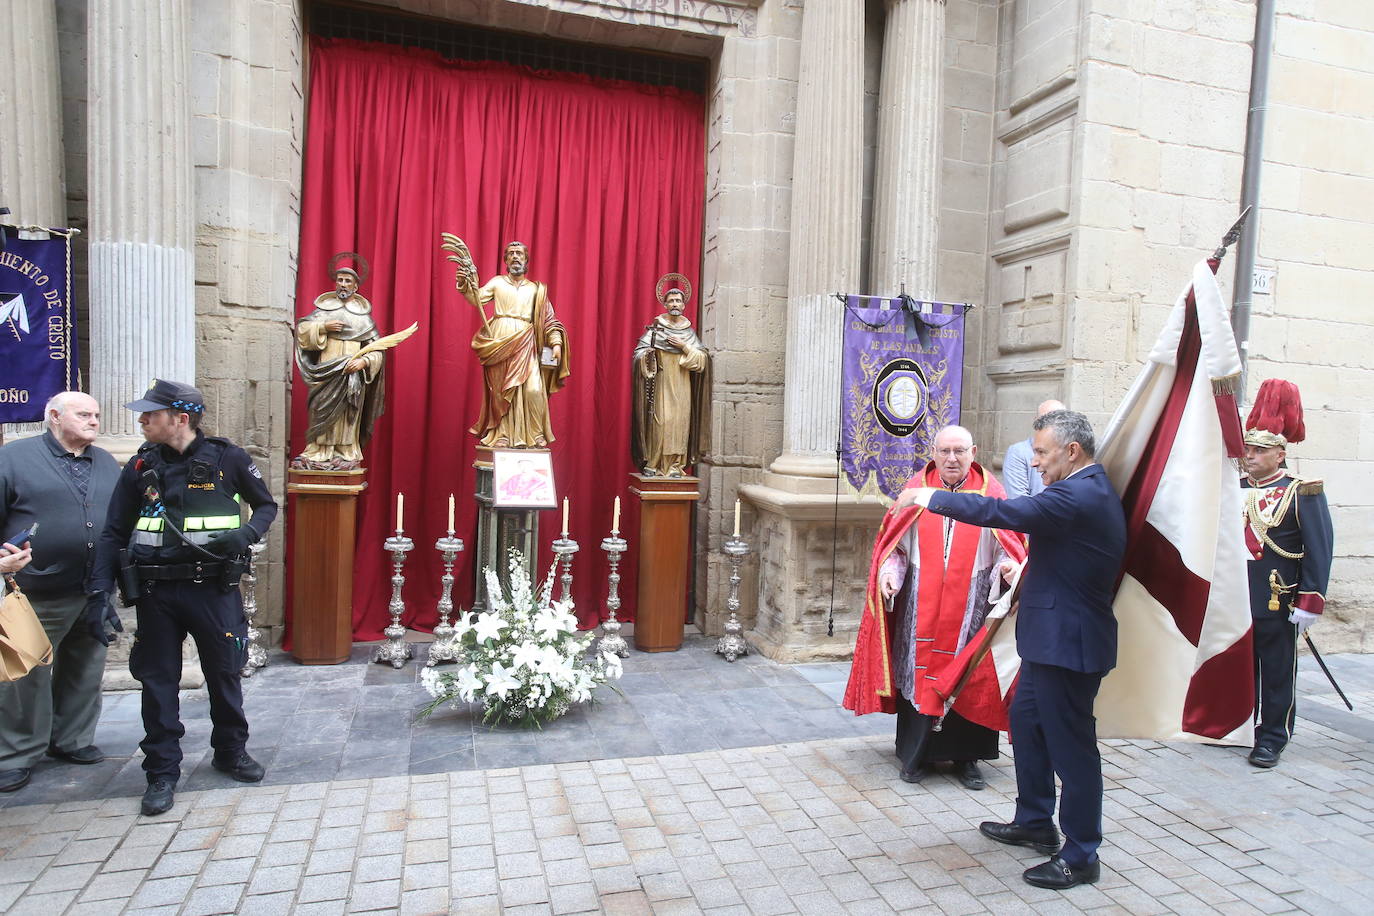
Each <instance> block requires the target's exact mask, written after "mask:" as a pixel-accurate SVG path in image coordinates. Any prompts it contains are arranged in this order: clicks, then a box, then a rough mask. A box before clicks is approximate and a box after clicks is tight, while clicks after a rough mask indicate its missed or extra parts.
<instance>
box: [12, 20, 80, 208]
mask: <svg viewBox="0 0 1374 916" xmlns="http://www.w3.org/2000/svg"><path fill="white" fill-rule="evenodd" d="M0 124H2V125H4V130H5V139H4V142H0V204H3V205H4V206H6V207H9V208H10V210H11V211H12V213H11V214H10V216H8V217H6V221H7V222H11V223H14V224H16V225H34V226H47V227H65V226H66V222H67V208H66V203H65V200H64V198H65V197H66V192H65V190H64V188H63V184H62V156H63V154H62V99H61V85H60V73H59V70H58V63H57V8H56V4H54V3H53V0H9V2H7V3H3V4H0Z"/></svg>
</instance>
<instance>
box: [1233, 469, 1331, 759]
mask: <svg viewBox="0 0 1374 916" xmlns="http://www.w3.org/2000/svg"><path fill="white" fill-rule="evenodd" d="M1241 487H1242V488H1243V489H1244V491H1245V493H1244V495H1245V543H1246V546H1247V547H1248V548H1249V550H1250V563H1249V567H1250V613H1251V616H1252V617H1253V619H1254V627H1255V631H1254V639H1255V701H1256V704H1255V710H1256V726H1255V746H1256V747H1267V748H1270V749H1271V750H1273V751H1275V752H1278V751H1282V750H1283V748H1284V745H1286V744H1287V743H1288V739H1289V738H1290V737H1292V734H1293V719H1294V711H1295V708H1296V707H1295V704H1294V700H1295V693H1296V691H1295V682H1296V680H1297V661H1298V654H1297V646H1298V633H1297V627H1296V625H1295V624H1292V623H1289V621H1288V617H1289V614H1291V613H1292V611H1293V609H1295V608H1296V609H1298V610H1303V611H1307V612H1308V613H1309V614H1320V613H1321V612H1322V609H1323V607H1324V606H1325V605H1326V584H1327V579H1328V578H1329V576H1330V574H1331V554H1332V528H1331V510H1330V509H1329V508H1328V507H1327V504H1326V493H1325V492H1324V489H1323V486H1322V482H1321V481H1320V480H1303V479H1302V478H1300V477H1298V476H1297V475H1295V474H1293V473H1291V472H1289V471H1286V470H1280V471H1279V472H1278V474H1276V475H1275V476H1273V477H1271V478H1269V479H1268V480H1263V481H1258V482H1256V481H1252V480H1250V479H1249V478H1248V477H1246V478H1243V479H1242V480H1241ZM1271 577H1276V578H1274V579H1273V581H1272V582H1271Z"/></svg>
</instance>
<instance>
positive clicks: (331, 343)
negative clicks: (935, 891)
mask: <svg viewBox="0 0 1374 916" xmlns="http://www.w3.org/2000/svg"><path fill="white" fill-rule="evenodd" d="M346 257H347V258H351V259H353V261H354V263H357V264H360V265H361V266H362V269H363V277H366V275H367V262H366V261H363V259H362V258H361V256H359V255H357V254H354V253H353V252H345V253H343V254H338V255H335V256H334V258H333V260H331V261H330V264H329V267H330V271H331V273H333V275H334V289H332V290H330V291H329V292H327V293H322V294H321V295H320V296H319V297H318V298H316V299H315V310H314V311H313V312H311V313H310V314H309V315H307V316H305V317H304V318H302V319H301V320H300V323H299V324H297V325H296V365H297V366H298V367H299V368H300V370H301V377H302V378H304V379H305V384H306V385H307V386H309V388H310V396H309V399H308V400H307V402H306V403H307V409H308V411H309V416H310V421H309V422H310V425H309V428H307V429H306V432H305V450H304V451H303V452H301V453H300V454H299V455H297V456H296V457H295V458H294V459H292V461H291V466H292V467H293V468H305V469H316V470H332V471H343V470H351V469H353V468H356V467H359V466H361V465H362V462H363V445H364V444H366V442H367V440H368V439H370V438H371V437H372V427H373V425H374V424H375V423H376V422H377V418H378V417H380V416H381V415H382V363H383V361H384V359H385V357H384V356H383V355H382V352H381V351H380V350H378V349H375V348H370V349H369V352H366V353H360V352H359V351H361V350H363V348H364V347H366V346H367V344H369V343H372V342H373V341H375V340H377V325H376V324H374V323H373V321H372V303H370V302H368V301H367V300H366V299H364V298H363V297H362V296H361V295H359V293H358V285H359V283H360V282H361V280H360V278H359V276H358V272H357V271H355V270H353V269H352V268H350V267H338V263H339V261H340V260H341V259H343V258H346Z"/></svg>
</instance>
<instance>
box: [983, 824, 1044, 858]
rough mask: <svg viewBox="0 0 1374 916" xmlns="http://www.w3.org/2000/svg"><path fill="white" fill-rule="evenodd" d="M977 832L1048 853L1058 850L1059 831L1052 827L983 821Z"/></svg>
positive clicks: (1008, 843) (1013, 844)
mask: <svg viewBox="0 0 1374 916" xmlns="http://www.w3.org/2000/svg"><path fill="white" fill-rule="evenodd" d="M978 832H979V833H981V834H982V835H983V836H985V837H987V838H989V839H992V840H996V841H997V842H999V843H1006V844H1007V845H1008V846H1029V847H1030V848H1031V849H1034V850H1036V851H1037V852H1044V853H1049V854H1054V853H1056V852H1058V851H1059V831H1058V830H1055V829H1054V828H1053V827H1022V826H1021V825H1020V824H999V823H997V822H996V821H983V823H981V824H979V825H978Z"/></svg>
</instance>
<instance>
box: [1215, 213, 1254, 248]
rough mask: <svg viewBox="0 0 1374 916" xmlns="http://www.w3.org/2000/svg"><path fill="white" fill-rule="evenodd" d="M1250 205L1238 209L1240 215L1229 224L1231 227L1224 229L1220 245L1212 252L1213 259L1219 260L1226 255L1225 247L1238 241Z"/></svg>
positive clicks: (1247, 216)
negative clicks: (1240, 209) (1224, 232)
mask: <svg viewBox="0 0 1374 916" xmlns="http://www.w3.org/2000/svg"><path fill="white" fill-rule="evenodd" d="M1252 209H1253V208H1252V207H1246V208H1245V209H1244V210H1242V211H1240V216H1239V217H1237V218H1236V221H1235V222H1234V223H1232V224H1231V228H1230V229H1227V230H1226V234H1225V235H1223V236H1222V237H1221V246H1220V247H1219V248H1217V250H1216V251H1214V252H1212V258H1213V260H1217V261H1220V260H1221V259H1222V258H1224V257H1226V249H1227V248H1230V247H1231V246H1232V245H1234V244H1235V243H1236V242H1238V241H1240V234H1241V232H1243V231H1244V230H1245V221H1246V220H1248V219H1249V218H1250V211H1251V210H1252Z"/></svg>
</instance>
